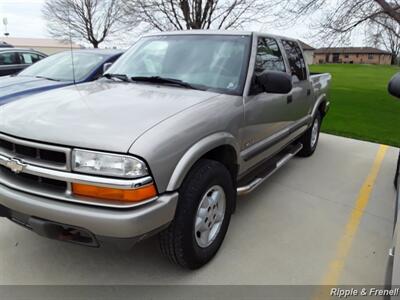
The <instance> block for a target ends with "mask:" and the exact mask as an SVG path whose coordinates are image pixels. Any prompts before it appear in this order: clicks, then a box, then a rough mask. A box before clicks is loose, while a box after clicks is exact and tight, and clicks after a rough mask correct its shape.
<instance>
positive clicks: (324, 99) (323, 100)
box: [311, 94, 328, 119]
mask: <svg viewBox="0 0 400 300" xmlns="http://www.w3.org/2000/svg"><path fill="white" fill-rule="evenodd" d="M324 102H326V105H327V104H328V103H327V98H326V94H322V95H320V96H319V97H318V99H317V100H316V101H315V104H314V107H313V109H312V112H311V116H312V118H313V119H314V117H315V115H316V113H317V111H318V108H319V106H320V105H321V103H324Z"/></svg>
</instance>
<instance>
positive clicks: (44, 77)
mask: <svg viewBox="0 0 400 300" xmlns="http://www.w3.org/2000/svg"><path fill="white" fill-rule="evenodd" d="M35 77H36V78H42V79H47V80H51V81H61V80H59V79H54V78H50V77H46V76H35Z"/></svg>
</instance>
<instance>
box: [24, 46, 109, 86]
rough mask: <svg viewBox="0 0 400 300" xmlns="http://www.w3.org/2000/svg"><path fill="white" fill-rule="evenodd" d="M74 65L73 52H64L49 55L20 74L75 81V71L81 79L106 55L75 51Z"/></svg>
mask: <svg viewBox="0 0 400 300" xmlns="http://www.w3.org/2000/svg"><path fill="white" fill-rule="evenodd" d="M73 57H74V67H72V56H71V52H70V51H68V52H62V53H58V54H54V55H52V56H49V57H47V58H45V59H43V60H41V61H39V62H37V63H35V64H33V65H32V66H30V67H28V68H26V69H25V70H23V71H22V72H21V73H19V74H18V76H32V77H39V78H47V79H50V80H57V81H73V73H72V71H73V70H74V72H75V80H76V81H81V80H83V79H84V78H85V77H86V76H88V75H89V74H90V73H91V72H93V70H94V68H95V67H96V66H97V65H99V64H100V63H101V62H102V61H103V60H104V59H105V56H104V55H101V54H97V53H82V52H74V53H73Z"/></svg>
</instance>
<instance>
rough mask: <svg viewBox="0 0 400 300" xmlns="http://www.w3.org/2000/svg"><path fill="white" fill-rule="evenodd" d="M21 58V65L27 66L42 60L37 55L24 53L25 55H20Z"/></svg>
mask: <svg viewBox="0 0 400 300" xmlns="http://www.w3.org/2000/svg"><path fill="white" fill-rule="evenodd" d="M19 57H20V61H21V63H23V64H27V65H31V64H34V63H35V62H37V61H39V60H41V57H40V56H39V55H38V54H36V53H28V52H24V53H20V55H19Z"/></svg>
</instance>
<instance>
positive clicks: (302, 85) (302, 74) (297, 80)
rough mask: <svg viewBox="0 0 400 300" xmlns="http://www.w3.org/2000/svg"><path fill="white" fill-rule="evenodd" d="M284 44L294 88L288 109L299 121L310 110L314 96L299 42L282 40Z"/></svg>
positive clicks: (295, 119) (296, 120)
mask: <svg viewBox="0 0 400 300" xmlns="http://www.w3.org/2000/svg"><path fill="white" fill-rule="evenodd" d="M282 46H283V49H284V51H285V54H286V57H287V61H288V63H289V68H290V72H291V74H292V78H293V81H292V82H293V90H292V92H291V93H290V95H291V99H290V103H289V104H290V105H288V106H287V110H288V114H289V115H290V119H291V120H293V121H294V122H298V121H300V120H301V119H302V118H304V117H306V116H307V115H308V114H309V112H310V105H311V99H312V97H313V95H312V86H311V82H310V80H309V78H308V77H309V75H308V71H307V66H306V62H305V60H304V57H303V53H302V51H301V48H300V47H299V45H298V43H297V42H295V41H288V40H282Z"/></svg>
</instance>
